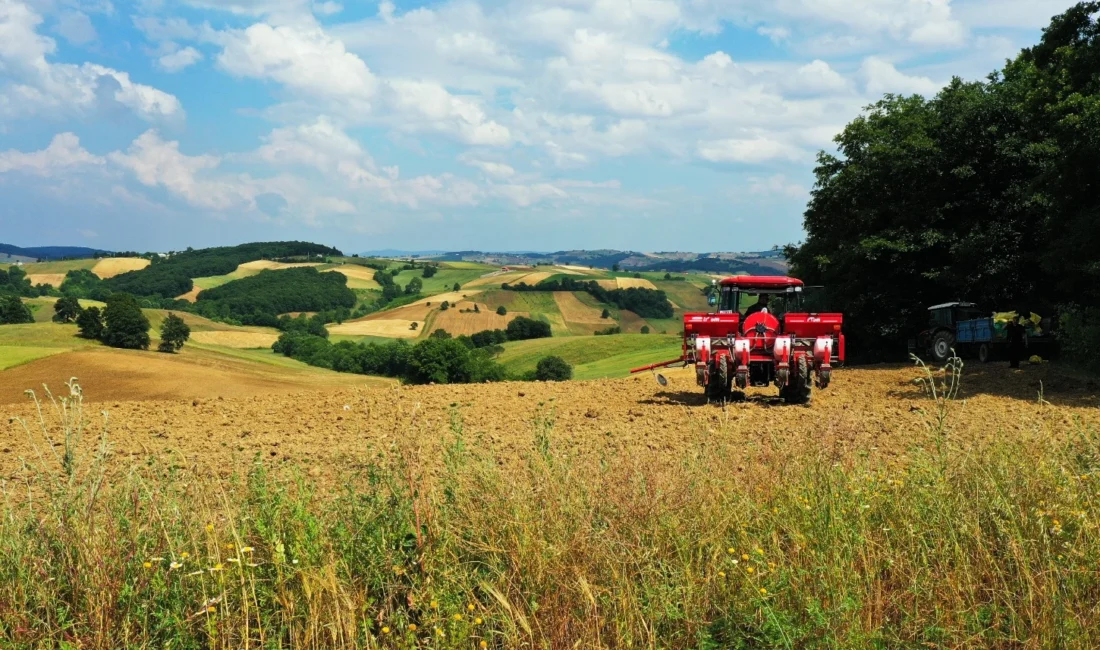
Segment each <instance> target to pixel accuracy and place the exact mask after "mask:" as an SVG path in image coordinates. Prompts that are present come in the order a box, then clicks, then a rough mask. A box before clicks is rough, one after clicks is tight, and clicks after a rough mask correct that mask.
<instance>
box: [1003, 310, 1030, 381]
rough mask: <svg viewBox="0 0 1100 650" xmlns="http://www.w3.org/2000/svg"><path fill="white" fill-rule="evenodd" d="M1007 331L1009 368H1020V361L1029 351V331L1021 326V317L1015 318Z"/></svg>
mask: <svg viewBox="0 0 1100 650" xmlns="http://www.w3.org/2000/svg"><path fill="white" fill-rule="evenodd" d="M1005 330H1006V331H1005V333H1006V334H1007V335H1008V367H1009V368H1019V367H1020V359H1022V358H1023V356H1024V354H1025V352H1024V351H1025V350H1026V349H1027V330H1026V329H1025V328H1024V326H1023V325H1021V324H1020V317H1019V316H1017V317H1016V318H1013V319H1012V322H1010V323H1009V324H1008V327H1007V328H1005Z"/></svg>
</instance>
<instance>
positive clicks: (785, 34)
mask: <svg viewBox="0 0 1100 650" xmlns="http://www.w3.org/2000/svg"><path fill="white" fill-rule="evenodd" d="M756 33H757V34H760V35H761V36H767V37H768V38H770V39H771V41H772V42H773V43H783V42H784V41H788V40H790V38H791V30H789V29H787V28H786V27H766V26H761V27H757V28H756Z"/></svg>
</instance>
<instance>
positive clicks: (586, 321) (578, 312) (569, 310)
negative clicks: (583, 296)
mask: <svg viewBox="0 0 1100 650" xmlns="http://www.w3.org/2000/svg"><path fill="white" fill-rule="evenodd" d="M554 302H555V303H557V305H558V309H559V310H561V315H562V318H564V319H565V322H566V323H577V324H579V325H604V326H609V324H612V325H613V324H614V321H612V320H610V319H607V318H600V316H601V315H602V314H603V310H600V309H597V308H596V307H589V306H588V305H586V304H584V303H583V302H581V301H580V300H578V299H577V296H576V295H575V294H574V293H573V292H571V291H555V292H554Z"/></svg>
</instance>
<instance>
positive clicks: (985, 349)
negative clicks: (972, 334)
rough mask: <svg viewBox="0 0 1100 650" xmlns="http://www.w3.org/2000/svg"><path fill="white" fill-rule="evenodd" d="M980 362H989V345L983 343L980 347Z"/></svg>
mask: <svg viewBox="0 0 1100 650" xmlns="http://www.w3.org/2000/svg"><path fill="white" fill-rule="evenodd" d="M978 361H981V362H982V363H986V362H987V361H989V344H988V343H982V344H981V345H979V346H978Z"/></svg>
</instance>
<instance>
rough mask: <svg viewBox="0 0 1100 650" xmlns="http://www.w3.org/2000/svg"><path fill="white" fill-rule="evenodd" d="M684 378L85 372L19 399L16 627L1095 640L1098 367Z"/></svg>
mask: <svg viewBox="0 0 1100 650" xmlns="http://www.w3.org/2000/svg"><path fill="white" fill-rule="evenodd" d="M689 375H690V373H682V372H680V373H677V372H673V373H670V377H671V380H672V384H671V385H670V386H669V387H668V388H664V389H662V388H660V387H658V386H657V385H656V384H655V383H654V382H652V381H651V380H649V378H644V379H642V378H636V379H628V380H615V381H602V382H570V383H565V384H499V385H489V386H424V387H415V388H414V387H403V388H374V389H360V390H355V391H329V392H327V393H316V394H301V395H286V396H268V397H264V398H261V399H259V400H256V399H226V400H224V401H222V400H214V401H205V400H202V401H196V402H195V403H192V402H186V403H180V402H172V403H169V402H155V403H148V404H127V403H118V404H114V405H108V406H106V407H103V410H106V411H108V413H109V419H108V420H106V421H104V416H103V415H101V414H99V413H95V412H93V411H94V410H99V408H100V407H97V408H96V409H91V408H86V406H85V405H83V404H82V397H81V393H82V391H81V389H79V388H78V387H76V386H73V387H72V389H71V391H72V392H71V393H69V390H67V389H66V390H65V391H64V393H65V397H64V399H62V398H61V397H60V396H59V398H58V401H57V402H56V403H51V402H50V401H49V400H48V399H46V400H45V402H44V403H43V404H42V405H41V408H39V409H36V408H35V407H34V406H33V405H23V406H19V407H14V406H13V407H9V408H8V413H7V415H9V417H10V418H12V420H11V424H10V429H9V430H10V431H11V434H12V440H13V441H14V442H12V443H10V445H11V446H10V447H9V449H7V450H5V452H6V453H5V454H3V455H0V476H3V477H4V481H5V483H4V485H5V490H4V491H5V504H4V510H3V513H2V514H3V517H4V525H3V526H0V638H3V639H4V640H5V641H4V646H5V647H10V648H32V647H33V648H42V647H56V648H61V647H82V648H114V647H120V646H124V647H134V648H143V647H150V648H152V647H158V648H159V647H165V646H166V645H170V646H171V647H176V648H242V647H315V648H325V647H331V648H348V647H357V648H422V647H431V648H470V647H473V648H516V647H538V648H565V647H585V648H589V647H591V648H640V647H646V648H670V649H678V648H763V647H779V648H809V647H836V648H841V647H842V648H882V647H914V648H916V647H993V648H998V647H1003V648H1020V647H1025V648H1026V647H1036V648H1038V647H1062V648H1090V647H1095V646H1096V645H1097V644H1098V643H1100V638H1098V634H1100V611H1098V609H1097V606H1096V603H1097V602H1100V572H1098V571H1097V566H1098V563H1100V535H1098V530H1097V522H1098V517H1100V428H1098V426H1100V417H1098V411H1097V409H1098V407H1100V398H1098V397H1097V392H1098V391H1097V387H1096V385H1095V383H1092V384H1089V383H1088V381H1087V380H1086V381H1082V380H1081V379H1080V378H1079V377H1075V376H1072V375H1066V374H1064V373H1063V372H1062V371H1060V370H1059V369H1057V368H1053V367H1050V366H1042V367H1033V368H1030V369H1029V370H1028V371H1025V372H1024V373H1007V372H1005V371H1003V370H1002V369H1000V368H997V369H996V370H995V371H994V370H993V369H991V368H982V369H976V370H975V371H973V372H971V371H970V370H969V369H964V370H963V371H962V372H961V373H957V372H956V373H949V374H939V373H935V374H926V373H924V372H922V371H921V370H920V369H919V368H913V367H899V366H893V367H878V368H875V367H871V368H864V369H850V370H845V371H840V372H838V373H837V376H836V377H835V379H834V385H833V387H831V388H830V389H829V390H828V391H824V392H821V393H820V394H819V395H817V396H815V400H814V404H813V405H811V406H809V407H783V406H777V405H774V402H773V401H772V399H771V398H770V392H767V391H760V392H754V393H752V394H751V395H750V398H749V399H748V400H747V401H746V402H743V403H739V404H728V405H724V406H723V405H715V404H710V405H708V404H706V403H705V401H702V400H700V398H699V396H698V395H697V393H696V392H695V391H694V386H692V385H691V384H692V382H691V378H690V376H689ZM952 379H961V384H960V385H959V386H958V387H957V388H958V392H957V393H956V392H955V390H954V389H953V387H952V384H953V382H952ZM922 380H923V381H924V382H925V383H924V384H921V383H920V382H921V381H922ZM929 386H935V387H936V388H937V390H938V391H939V392H938V393H937V396H932V395H931V394H930V393H929V392H928V391H927V388H928V387H929ZM87 390H88V391H89V394H93V393H94V391H95V386H94V385H89V386H87ZM40 398H43V399H45V396H43V395H41V393H40ZM307 403H308V404H309V408H303V405H304V404H307ZM277 406H280V407H281V408H282V409H283V411H281V412H280V411H277V410H276V408H277Z"/></svg>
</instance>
